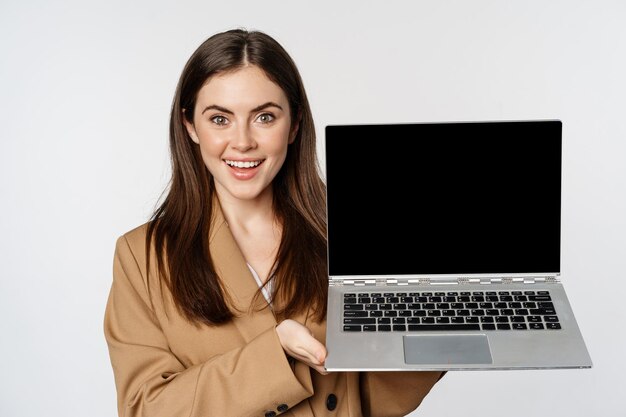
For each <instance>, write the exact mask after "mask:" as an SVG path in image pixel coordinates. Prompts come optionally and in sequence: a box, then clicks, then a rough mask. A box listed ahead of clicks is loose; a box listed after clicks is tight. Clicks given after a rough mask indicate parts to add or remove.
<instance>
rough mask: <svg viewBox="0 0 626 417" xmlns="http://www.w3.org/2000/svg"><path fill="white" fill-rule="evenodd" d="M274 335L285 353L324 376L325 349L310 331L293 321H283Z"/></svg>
mask: <svg viewBox="0 0 626 417" xmlns="http://www.w3.org/2000/svg"><path fill="white" fill-rule="evenodd" d="M276 333H277V334H278V338H279V340H280V343H281V345H282V346H283V349H284V350H285V352H286V353H287V354H288V355H289V356H292V357H294V358H296V359H298V360H299V361H301V362H304V363H306V364H307V365H309V366H310V367H311V368H313V369H315V370H316V371H318V372H319V373H321V374H326V373H327V372H326V370H325V369H324V366H323V365H324V361H325V360H326V347H325V346H324V345H323V344H322V343H320V342H319V341H318V340H317V339H315V337H313V335H312V333H311V331H310V330H309V329H308V328H306V327H305V326H303V325H302V324H300V323H298V322H297V321H295V320H289V319H288V320H284V321H283V322H281V323H280V324H279V325H278V326H276Z"/></svg>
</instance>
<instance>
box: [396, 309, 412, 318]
mask: <svg viewBox="0 0 626 417" xmlns="http://www.w3.org/2000/svg"><path fill="white" fill-rule="evenodd" d="M412 315H413V313H412V312H411V310H401V311H398V316H400V317H411V316H412Z"/></svg>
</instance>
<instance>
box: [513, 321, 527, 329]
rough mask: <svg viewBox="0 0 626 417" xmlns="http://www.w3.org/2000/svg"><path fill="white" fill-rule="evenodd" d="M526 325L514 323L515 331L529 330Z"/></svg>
mask: <svg viewBox="0 0 626 417" xmlns="http://www.w3.org/2000/svg"><path fill="white" fill-rule="evenodd" d="M527 329H528V327H526V324H525V323H513V330H527Z"/></svg>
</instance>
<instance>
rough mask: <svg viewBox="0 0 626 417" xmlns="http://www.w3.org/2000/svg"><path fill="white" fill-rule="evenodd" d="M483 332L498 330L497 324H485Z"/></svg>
mask: <svg viewBox="0 0 626 417" xmlns="http://www.w3.org/2000/svg"><path fill="white" fill-rule="evenodd" d="M483 330H496V325H495V324H490V323H485V324H483Z"/></svg>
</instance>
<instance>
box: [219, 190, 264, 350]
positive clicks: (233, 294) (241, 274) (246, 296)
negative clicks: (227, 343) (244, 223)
mask: <svg viewBox="0 0 626 417" xmlns="http://www.w3.org/2000/svg"><path fill="white" fill-rule="evenodd" d="M215 207H216V210H215V213H214V216H213V218H214V222H213V224H212V227H211V234H210V236H209V250H210V251H211V258H212V260H213V265H214V266H215V270H216V272H217V273H218V274H219V276H220V278H221V280H222V285H223V288H224V290H225V292H226V294H227V296H228V297H229V300H228V301H229V304H230V305H231V307H232V308H233V311H234V312H235V315H236V317H235V319H234V320H233V323H234V324H235V326H236V327H237V329H238V330H239V332H240V333H241V335H242V336H243V338H244V340H245V341H246V342H249V341H250V340H252V339H254V338H255V337H256V336H258V335H259V334H261V333H262V332H264V331H265V330H267V329H268V328H270V327H272V326H275V325H276V319H275V318H274V314H273V313H272V310H271V309H270V308H269V307H268V306H267V302H266V300H265V298H264V297H263V296H260V297H257V300H256V302H254V303H253V300H254V297H255V295H256V293H257V292H258V290H259V286H258V285H257V283H256V281H255V280H254V277H253V276H252V273H251V272H250V270H249V269H248V265H247V264H246V260H245V259H244V257H243V254H242V253H241V250H240V249H239V246H237V242H236V241H235V238H234V237H233V235H232V233H231V231H230V229H229V227H228V224H227V223H226V220H225V219H224V216H223V214H222V211H221V209H220V207H219V203H218V202H217V201H216V204H215ZM263 307H265V308H263Z"/></svg>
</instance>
